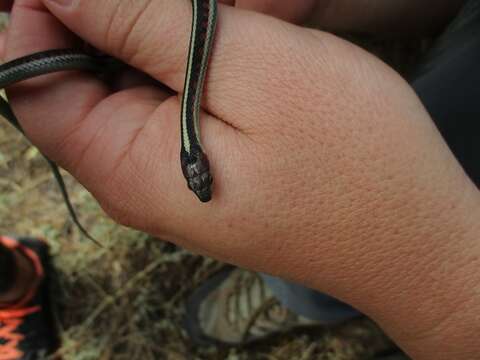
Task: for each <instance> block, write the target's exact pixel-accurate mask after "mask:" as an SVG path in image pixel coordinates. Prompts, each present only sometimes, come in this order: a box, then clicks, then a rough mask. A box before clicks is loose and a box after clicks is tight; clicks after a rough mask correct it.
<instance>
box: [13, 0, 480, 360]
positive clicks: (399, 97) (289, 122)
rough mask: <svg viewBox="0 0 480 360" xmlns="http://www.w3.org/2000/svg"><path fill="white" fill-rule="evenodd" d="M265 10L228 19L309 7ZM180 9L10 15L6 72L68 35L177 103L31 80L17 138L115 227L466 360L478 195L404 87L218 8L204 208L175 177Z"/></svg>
mask: <svg viewBox="0 0 480 360" xmlns="http://www.w3.org/2000/svg"><path fill="white" fill-rule="evenodd" d="M277 3H278V4H277V5H272V6H273V7H270V8H268V7H266V8H265V7H263V6H265V4H267V2H266V1H263V2H262V1H254V0H250V1H247V0H245V2H244V3H242V2H241V1H240V0H239V1H237V3H236V5H237V6H245V7H248V8H250V9H256V10H260V11H266V12H269V13H272V14H275V15H278V16H280V17H283V18H286V19H288V20H290V21H301V20H304V19H305V18H306V17H307V14H308V13H309V11H312V9H313V8H314V7H316V6H320V9H321V8H322V6H321V4H320V5H319V4H318V3H315V2H312V1H307V0H305V1H299V2H298V3H297V2H295V3H296V4H298V6H299V7H302V9H301V11H298V13H296V14H295V15H294V16H293V17H290V16H289V15H288V14H290V11H289V10H288V7H289V6H291V4H292V3H293V2H291V1H289V0H288V1H287V0H284V1H277ZM346 3H347V2H346V0H345V4H346ZM439 4H443V3H442V2H439ZM449 4H450V3H448V2H445V9H447V8H450V6H452V5H449ZM267 5H268V4H267ZM455 6H457V5H455ZM440 7H441V8H443V7H442V6H440ZM452 9H454V6H452ZM297 10H298V9H297ZM297 10H296V11H297ZM190 11H191V10H190V2H189V1H187V0H185V1H183V0H182V1H180V0H158V1H148V0H135V1H127V0H123V1H120V0H104V1H101V2H97V1H90V0H76V1H74V3H73V4H72V5H70V6H60V5H59V4H58V3H55V2H53V1H49V0H43V1H41V0H16V1H15V3H14V7H13V19H12V22H11V25H10V28H9V31H8V38H7V42H6V46H5V58H6V59H12V58H15V57H18V56H21V55H25V54H28V53H32V52H34V51H40V50H45V49H49V48H62V47H70V46H72V45H75V43H74V42H73V40H72V39H73V37H72V35H71V32H70V31H73V32H74V33H75V34H77V35H78V36H80V37H81V38H83V39H85V40H86V41H88V42H89V43H91V44H93V45H94V46H95V47H97V48H99V49H101V50H103V51H105V52H107V53H110V54H112V55H114V56H115V57H117V58H120V59H122V60H123V61H125V62H127V63H129V64H131V65H132V66H134V67H136V68H138V69H140V70H141V71H143V72H145V73H148V74H150V75H151V76H152V77H154V78H155V79H157V80H158V81H160V82H162V83H164V84H165V85H167V86H168V87H170V88H171V89H172V90H173V91H174V92H175V94H173V95H172V94H171V93H167V92H165V91H163V90H160V89H159V88H157V87H152V86H147V85H145V86H135V87H130V88H128V89H125V90H123V91H121V92H117V93H115V94H113V93H111V92H110V91H109V89H108V88H107V87H106V86H105V85H104V84H102V83H101V82H99V81H98V80H96V79H95V78H94V77H91V76H89V75H87V74H78V73H76V74H72V73H69V74H56V75H52V76H48V77H44V78H41V79H36V80H33V81H29V82H26V83H24V84H21V85H18V86H15V87H14V88H12V89H10V91H9V92H8V93H9V96H10V99H11V102H12V105H13V107H14V109H15V112H16V114H17V115H18V117H19V118H20V121H21V123H22V126H23V127H24V128H25V130H26V132H27V134H28V136H29V138H30V139H31V140H32V141H33V142H34V143H35V144H36V145H37V146H38V147H39V148H40V149H41V151H42V152H44V153H45V154H46V155H48V156H49V157H50V158H52V159H53V160H55V161H57V162H58V163H59V164H60V165H62V166H63V167H65V168H66V169H68V170H69V171H70V172H71V173H72V174H73V175H74V176H75V177H76V178H77V179H78V180H79V181H81V182H82V183H83V184H84V185H85V186H86V187H87V188H88V189H89V190H90V191H91V192H92V194H93V195H94V196H95V197H96V198H97V200H98V201H99V203H100V204H101V205H102V207H103V208H104V209H105V211H106V212H107V213H108V214H109V215H110V216H111V217H112V218H113V219H115V220H116V221H118V222H120V223H122V224H125V225H128V226H131V227H134V228H137V229H141V230H143V231H146V232H149V233H151V234H154V235H157V236H159V237H161V238H163V239H166V240H169V241H173V242H175V243H177V244H179V245H181V246H184V247H186V248H188V249H191V250H193V251H196V252H199V253H202V254H205V255H209V256H212V257H215V258H218V259H221V260H223V261H227V262H231V263H233V264H236V265H238V266H241V267H244V268H249V269H252V270H256V271H263V272H268V273H271V274H274V275H278V276H281V277H283V278H287V279H290V280H294V281H297V282H300V283H303V284H305V285H307V286H310V287H312V288H315V289H318V290H320V291H324V292H327V293H329V294H331V295H333V296H336V297H338V298H340V299H342V300H344V301H346V302H348V303H350V304H352V305H354V306H355V307H357V308H358V309H359V310H361V311H363V312H364V313H366V314H367V315H369V316H370V317H372V318H373V319H374V320H375V321H377V322H378V323H379V324H380V325H381V326H382V327H383V328H384V329H385V331H387V332H388V334H389V335H391V336H392V338H393V339H394V340H395V341H396V342H397V343H398V344H399V345H400V346H401V347H402V348H403V349H405V350H406V351H407V352H408V353H409V354H410V355H411V356H412V357H413V358H414V359H433V358H435V359H458V360H462V359H472V358H475V357H476V356H477V355H478V351H479V350H480V345H478V340H477V338H476V336H474V335H472V334H477V333H478V332H479V330H480V325H479V322H478V321H477V320H476V317H477V316H478V314H479V313H480V299H479V297H478V291H479V285H478V284H479V283H480V272H479V271H478V268H479V259H480V243H479V241H478V238H479V233H480V226H479V222H478V219H479V217H480V193H479V191H478V189H477V188H476V187H475V186H474V184H473V183H472V182H471V181H470V179H469V178H468V177H467V176H466V175H465V173H464V172H463V170H462V169H461V167H460V166H459V164H458V163H457V161H456V160H455V158H454V156H453V155H452V154H451V152H450V150H449V149H448V147H447V146H446V144H445V143H444V141H443V139H442V138H441V136H440V135H439V133H438V132H437V130H436V128H435V126H434V125H433V123H432V120H431V119H430V117H429V115H428V114H427V112H426V111H425V109H424V108H423V106H422V104H421V103H420V101H419V99H418V98H417V96H416V95H415V93H414V92H413V91H412V89H411V88H410V87H409V85H408V84H406V83H405V82H404V80H402V79H401V78H400V76H398V75H397V74H396V73H395V71H393V70H392V69H390V68H389V67H388V66H386V65H385V64H383V63H382V62H380V61H379V60H377V59H376V58H374V57H373V56H371V55H370V54H368V53H367V52H365V51H363V50H361V49H359V48H357V47H355V46H354V45H352V44H350V43H348V42H345V41H343V40H340V39H339V38H336V37H334V36H332V35H329V34H327V33H323V32H319V31H316V30H315V31H314V30H307V29H304V28H300V27H297V26H295V25H290V24H288V23H286V22H283V21H280V20H277V19H274V18H272V17H267V16H264V15H261V14H257V13H254V12H250V11H244V10H240V9H238V8H232V7H228V6H224V5H221V6H220V9H219V11H220V14H219V15H220V16H219V31H218V36H217V40H216V45H215V48H214V53H213V58H212V62H211V65H210V70H209V76H208V79H207V88H206V94H205V98H204V104H203V105H204V110H205V112H204V114H203V115H202V124H201V125H202V139H203V142H204V145H205V149H206V150H207V153H208V155H209V157H210V161H211V164H212V167H213V176H214V178H215V188H214V199H213V201H212V202H211V203H209V204H207V205H205V204H201V203H199V202H198V200H196V199H195V197H194V196H193V195H192V194H191V193H190V192H189V191H188V190H187V189H186V184H185V180H184V179H183V177H182V174H181V170H180V166H179V149H180V144H179V140H180V136H179V112H180V97H179V95H177V94H176V93H179V92H181V91H182V86H183V80H184V79H183V77H184V72H185V58H186V51H187V46H186V44H187V43H188V38H189V35H190ZM357 13H358V12H357ZM52 14H53V15H52ZM446 14H447V11H446V10H445V18H446ZM317 15H318V13H317ZM322 16H323V15H322ZM322 16H320V18H322ZM330 16H331V15H330ZM349 16H350V17H351V14H350V15H349ZM324 18H325V17H324ZM327 18H328V17H327ZM333 18H334V16H331V17H330V19H333ZM440 18H443V17H442V16H440V17H439V19H440ZM331 21H332V23H331V27H333V28H334V27H335V26H333V25H332V24H334V21H333V20H331ZM436 21H440V20H436ZM339 23H341V21H339ZM359 23H365V21H364V20H362V21H359ZM380 23H382V22H380ZM62 24H63V25H62ZM432 26H436V24H432ZM65 27H67V28H68V29H69V30H67V29H66V28H65ZM395 31H396V30H395ZM445 339H448V341H445Z"/></svg>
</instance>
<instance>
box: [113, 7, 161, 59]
mask: <svg viewBox="0 0 480 360" xmlns="http://www.w3.org/2000/svg"><path fill="white" fill-rule="evenodd" d="M154 3H155V1H153V0H123V1H117V2H115V4H114V5H113V6H114V9H113V10H112V11H110V17H109V19H108V20H107V25H106V30H105V40H104V43H105V44H106V46H107V48H108V49H110V50H111V51H112V52H113V53H114V54H115V55H117V56H118V57H120V58H122V59H124V60H125V61H127V62H129V60H131V59H132V58H133V57H134V56H135V54H136V53H137V52H138V50H139V46H140V45H141V44H142V42H143V41H144V38H145V34H149V33H151V32H150V31H148V27H149V26H151V24H152V23H153V19H150V18H149V16H151V15H150V14H152V13H154V12H153V11H150V9H151V7H152V6H153V5H154Z"/></svg>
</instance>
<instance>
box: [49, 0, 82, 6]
mask: <svg viewBox="0 0 480 360" xmlns="http://www.w3.org/2000/svg"><path fill="white" fill-rule="evenodd" d="M45 1H46V2H49V3H51V4H53V5H57V6H63V7H67V6H70V5H72V3H73V2H74V1H75V0H45Z"/></svg>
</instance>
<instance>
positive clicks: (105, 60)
mask: <svg viewBox="0 0 480 360" xmlns="http://www.w3.org/2000/svg"><path fill="white" fill-rule="evenodd" d="M191 3H192V27H191V34H190V46H189V54H188V59H187V70H186V74H185V85H184V92H183V98H182V107H181V120H180V122H181V150H180V164H181V168H182V173H183V175H184V177H185V179H186V181H187V185H188V187H189V188H190V190H192V191H193V192H194V193H195V194H196V195H197V197H198V198H199V200H200V201H202V202H207V201H209V200H210V199H211V198H212V183H213V179H212V176H211V174H210V165H209V161H208V158H207V156H206V154H205V152H204V151H203V147H202V145H201V141H200V130H199V121H200V105H201V100H202V93H203V88H204V82H205V76H206V73H207V68H208V63H209V58H210V53H211V48H212V44H213V41H214V37H215V30H216V23H217V0H191ZM112 60H113V59H112V58H110V57H108V56H105V55H91V54H88V53H86V52H83V51H81V50H77V49H55V50H47V51H42V52H38V53H34V54H31V55H27V56H24V57H21V58H18V59H15V60H13V61H10V62H8V63H5V64H3V65H1V66H0V89H4V88H6V87H8V86H10V85H13V84H15V83H17V82H20V81H23V80H27V79H30V78H33V77H36V76H40V75H45V74H49V73H53V72H58V71H66V70H82V71H90V72H95V73H96V72H102V71H104V70H105V69H106V70H108V67H109V66H111V65H112V64H113V63H114V62H115V61H114V60H113V61H112ZM0 115H2V116H3V117H4V118H5V119H7V120H8V121H9V122H10V123H11V124H12V125H13V126H14V127H15V128H16V129H17V130H19V131H20V132H22V133H23V130H22V128H21V126H20V123H19V122H18V120H17V118H16V117H15V114H14V113H13V111H12V109H11V107H10V105H9V104H8V102H6V101H5V100H4V99H3V98H1V97H0ZM46 159H47V161H48V163H49V164H50V166H51V169H52V171H53V174H54V177H55V179H56V180H57V182H58V184H59V187H60V191H61V193H62V196H63V198H64V201H65V203H66V205H67V208H68V211H69V213H70V216H71V217H72V220H73V221H74V223H75V224H76V225H77V227H78V228H79V229H80V231H81V232H82V233H83V234H84V235H86V236H87V237H89V238H90V239H92V240H93V238H92V237H91V236H90V235H89V234H88V232H87V231H86V230H85V228H84V227H83V226H82V225H81V224H80V222H79V221H78V218H77V216H76V213H75V210H74V208H73V206H72V204H71V202H70V198H69V196H68V192H67V189H66V186H65V183H64V181H63V179H62V176H61V174H60V171H59V168H58V166H57V165H56V164H55V163H54V162H53V161H51V160H50V159H48V158H46Z"/></svg>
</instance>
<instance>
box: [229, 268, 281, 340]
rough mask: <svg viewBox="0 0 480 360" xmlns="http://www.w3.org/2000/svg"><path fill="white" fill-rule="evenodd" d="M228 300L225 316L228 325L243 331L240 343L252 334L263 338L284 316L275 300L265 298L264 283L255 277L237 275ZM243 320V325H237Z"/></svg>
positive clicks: (266, 296) (277, 325)
mask: <svg viewBox="0 0 480 360" xmlns="http://www.w3.org/2000/svg"><path fill="white" fill-rule="evenodd" d="M228 298H229V299H228V300H227V302H228V305H227V307H226V314H225V316H226V318H227V321H228V322H229V323H230V325H231V326H233V327H236V328H238V329H241V328H243V332H242V334H241V336H242V339H243V341H245V340H247V339H248V338H249V337H250V336H251V335H254V334H255V335H257V336H262V335H265V334H266V333H268V332H270V331H271V330H272V328H277V327H279V326H280V324H281V323H282V322H284V321H286V318H287V316H288V311H287V310H286V309H285V308H283V307H282V306H281V305H280V303H279V302H278V300H277V299H276V298H274V297H269V296H268V295H267V292H266V289H265V284H264V283H263V280H262V279H261V278H260V277H259V276H258V275H257V274H253V273H249V272H248V273H244V274H242V276H239V277H238V278H237V279H236V281H235V285H234V287H233V291H232V293H230V294H229V295H228ZM242 298H243V299H242ZM275 310H276V311H275ZM244 321H246V325H243V326H242V325H240V322H244Z"/></svg>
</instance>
